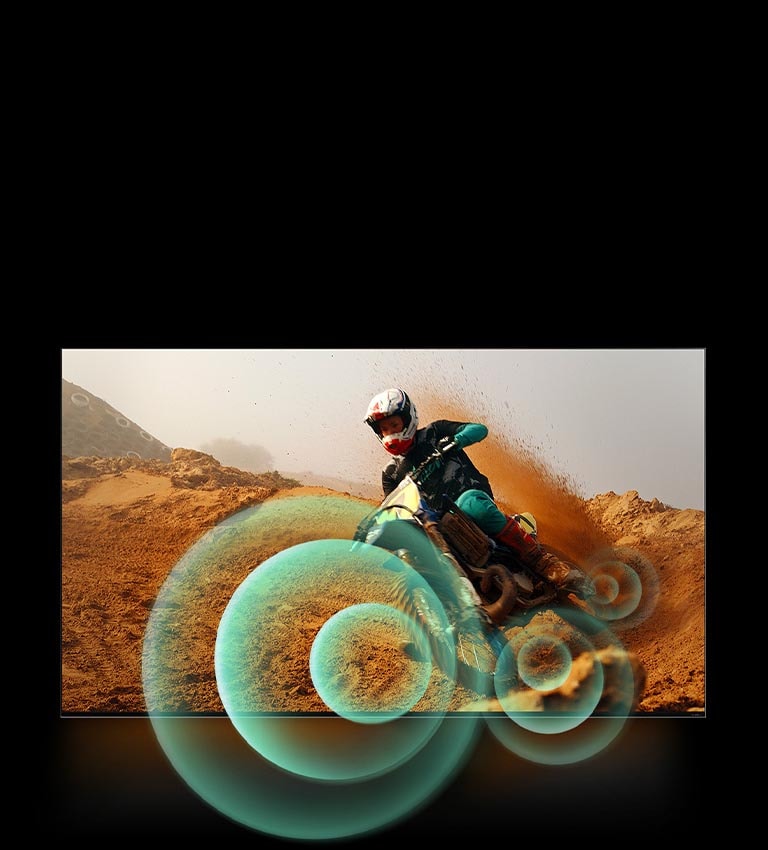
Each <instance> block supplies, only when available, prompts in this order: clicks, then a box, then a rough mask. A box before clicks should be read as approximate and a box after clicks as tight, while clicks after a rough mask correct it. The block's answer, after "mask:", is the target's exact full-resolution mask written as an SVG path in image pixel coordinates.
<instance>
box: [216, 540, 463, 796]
mask: <svg viewBox="0 0 768 850" xmlns="http://www.w3.org/2000/svg"><path fill="white" fill-rule="evenodd" d="M352 581H354V582H356V584H357V586H358V587H359V595H360V597H361V598H368V599H370V600H375V601H372V602H365V603H357V604H354V605H347V606H346V607H341V606H342V605H343V604H344V603H343V602H342V601H341V597H340V598H339V601H338V602H337V603H335V604H334V603H332V602H331V601H330V600H332V599H333V592H334V587H335V586H336V585H337V584H340V583H342V582H343V583H344V584H345V585H346V586H347V587H349V585H350V583H351V582H352ZM415 588H418V589H419V590H420V591H421V592H422V593H427V594H430V596H431V599H432V604H433V606H434V607H435V608H438V607H439V605H440V603H439V600H438V599H437V597H436V596H435V594H434V592H433V591H432V590H431V588H430V587H429V585H428V584H427V583H426V581H425V580H424V579H423V578H422V577H421V576H420V575H419V574H418V573H417V572H416V571H415V570H413V568H412V567H410V566H408V565H407V564H405V563H404V562H403V561H401V560H399V559H398V558H395V557H394V556H393V555H392V554H390V553H389V552H387V551H386V550H384V549H379V548H377V547H375V546H367V545H365V544H363V545H358V546H356V547H354V548H353V547H352V545H351V543H350V541H349V540H315V541H310V542H307V543H302V544H299V545H297V546H293V547H290V548H289V549H286V550H284V551H282V552H279V553H278V554H277V555H274V556H273V557H272V558H270V559H268V560H267V561H265V562H264V563H263V564H261V565H260V566H259V568H258V569H257V570H254V571H253V572H252V573H251V574H250V575H249V576H248V578H247V579H246V580H245V581H244V582H243V583H242V584H241V585H240V587H238V589H237V590H236V592H235V593H234V594H233V596H232V599H231V601H230V603H229V604H228V606H227V608H226V610H225V612H224V615H223V617H222V619H221V622H220V625H219V630H218V635H217V639H216V649H215V667H216V682H217V685H218V690H219V694H220V696H221V699H222V702H223V704H224V707H225V709H226V712H227V714H228V715H229V717H230V719H231V721H232V723H233V724H234V726H235V728H236V729H237V730H238V732H239V733H240V734H241V735H242V736H243V738H244V739H245V740H246V741H247V742H248V743H249V744H250V745H251V746H252V747H253V748H254V750H256V751H257V752H258V753H259V754H260V755H262V756H263V757H264V758H267V759H269V761H271V762H273V763H274V764H275V765H277V766H278V767H281V768H283V769H284V770H288V771H291V772H293V773H296V774H298V775H300V776H307V777H312V778H314V779H323V780H335V781H339V780H341V781H349V780H352V779H360V778H363V777H370V776H375V775H378V774H380V773H381V772H383V771H386V770H391V769H392V768H393V767H395V766H397V765H400V764H402V763H403V762H404V761H406V760H407V759H409V758H411V757H412V756H413V754H414V753H415V752H416V751H417V750H418V749H420V748H421V747H422V746H424V744H425V743H426V742H427V741H428V740H429V738H430V737H431V736H432V735H433V734H434V733H435V731H436V730H437V728H438V726H439V725H440V722H441V720H442V717H443V716H444V714H445V709H446V707H447V705H448V702H449V700H450V697H451V696H452V690H450V689H449V690H440V691H439V692H438V696H439V699H440V700H441V702H439V703H438V707H437V708H436V709H435V708H433V709H432V710H431V711H430V714H429V716H427V717H424V718H421V719H420V722H418V723H408V724H406V723H404V722H401V721H398V720H396V718H397V717H398V716H399V715H400V714H402V713H404V712H406V711H410V710H411V709H413V708H416V707H417V705H418V699H419V698H420V697H421V696H422V694H423V693H424V692H425V690H426V687H427V684H428V682H429V679H430V676H431V673H432V665H431V663H427V661H425V660H418V661H417V660H415V659H412V658H410V657H409V656H408V655H406V654H405V653H404V652H401V651H399V650H398V647H397V643H398V641H399V640H401V639H404V638H409V639H413V640H414V641H417V642H418V644H419V645H420V646H422V647H423V646H424V644H425V643H426V637H425V636H424V635H423V634H420V633H419V630H418V626H417V624H416V623H415V622H413V621H411V620H409V618H407V617H406V615H405V614H401V613H400V612H398V611H396V610H395V609H394V608H393V607H392V605H391V602H393V601H396V600H397V599H398V598H400V597H401V596H402V595H403V594H404V593H408V592H409V591H410V592H412V591H413V589H415ZM299 597H301V604H300V605H299V603H298V602H297V603H296V605H294V606H292V605H290V604H289V601H288V600H294V599H296V600H298V598H299ZM347 598H348V597H347ZM313 601H314V604H313ZM319 606H321V607H319ZM308 610H323V611H325V612H326V613H328V612H332V613H330V616H328V617H327V618H326V619H325V620H324V621H323V622H321V623H318V624H317V625H316V626H315V627H313V630H312V631H313V632H314V633H315V636H314V640H313V644H312V652H313V653H314V660H315V673H314V675H313V673H312V652H310V654H309V657H300V658H296V659H291V661H290V662H288V663H287V666H288V667H289V668H290V671H291V677H290V679H289V680H288V681H286V680H285V677H284V675H283V676H281V677H280V678H277V676H276V674H275V669H276V665H275V663H274V662H275V660H276V659H275V656H276V654H280V653H282V654H283V655H286V654H287V651H288V650H289V649H290V648H291V645H292V642H294V641H296V640H298V637H299V636H300V635H301V634H302V632H306V631H307V627H306V622H307V621H306V616H307V615H306V613H305V612H306V611H308ZM372 611H373V612H374V613H375V617H376V620H374V621H373V622H366V621H365V620H364V619H363V616H364V615H368V614H370V613H371V612H372ZM292 616H293V618H294V619H292ZM382 625H383V628H385V629H388V630H389V632H388V633H382ZM446 626H447V621H446ZM383 639H387V640H388V641H389V646H388V647H386V650H387V652H386V656H384V657H386V658H387V664H386V667H384V669H381V668H382V663H381V657H382V656H381V655H378V656H377V657H378V658H379V668H380V669H379V675H380V676H386V679H385V680H384V682H383V684H382V680H381V679H379V680H376V679H375V678H374V675H375V671H374V670H373V669H370V670H368V671H367V676H366V675H365V673H366V665H365V663H361V659H362V662H364V660H365V656H366V655H367V654H369V653H370V651H371V650H372V649H373V648H374V647H373V646H372V641H376V640H378V641H379V642H381V641H382V640H383ZM379 649H381V647H379ZM277 661H278V663H279V664H280V665H281V666H282V667H285V666H286V662H285V661H284V660H281V659H280V658H278V659H277ZM353 676H354V678H355V681H354V682H353V681H352V678H353ZM317 681H319V682H320V685H321V689H322V690H320V691H319V692H318V693H314V692H315V691H316V690H318V689H317V688H316V687H315V682H317ZM414 681H415V682H416V683H417V685H416V688H415V689H414V684H413V683H414ZM416 691H419V693H417V692H416ZM292 692H295V695H296V697H300V696H301V695H302V694H303V695H304V696H309V697H313V698H314V699H305V701H304V704H305V705H307V706H311V707H312V708H311V713H313V714H317V713H319V714H322V713H330V711H335V712H336V713H337V714H338V715H340V717H342V718H344V720H345V722H344V723H338V724H336V726H335V733H334V735H332V736H329V735H328V734H326V732H327V730H328V728H329V727H328V726H320V725H318V724H317V722H314V723H313V722H307V718H306V715H307V714H308V713H309V712H299V714H301V715H303V716H301V717H299V718H297V717H296V716H295V715H296V712H295V710H293V709H292V704H293V702H294V700H292V699H291V694H292ZM324 698H328V699H326V700H325V701H324ZM329 702H330V703H331V705H329ZM285 715H288V717H287V718H286V716H285ZM291 715H294V716H291ZM361 724H363V725H365V726H367V727H368V728H367V729H361V728H360V726H361ZM373 724H375V727H374V726H373Z"/></svg>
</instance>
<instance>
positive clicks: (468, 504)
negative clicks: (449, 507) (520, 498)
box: [456, 490, 508, 537]
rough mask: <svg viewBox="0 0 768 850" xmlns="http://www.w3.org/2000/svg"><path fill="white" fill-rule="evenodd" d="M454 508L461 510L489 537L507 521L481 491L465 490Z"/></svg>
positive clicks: (491, 500) (504, 515) (498, 530)
mask: <svg viewBox="0 0 768 850" xmlns="http://www.w3.org/2000/svg"><path fill="white" fill-rule="evenodd" d="M456 507H458V508H461V510H462V511H464V513H465V514H467V516H469V517H470V518H471V519H473V520H474V521H475V522H476V523H477V524H478V525H479V526H480V528H481V529H482V530H483V531H484V532H485V533H486V534H489V535H490V536H491V537H493V536H494V535H496V534H498V533H499V532H500V531H501V530H502V529H503V528H504V526H505V525H506V524H507V521H508V517H507V515H506V514H504V513H502V512H501V511H500V510H499V509H498V508H497V507H496V503H495V502H494V501H493V499H492V498H491V497H490V496H489V495H488V494H487V493H484V492H483V491H482V490H465V491H464V492H463V493H462V494H461V495H460V496H459V498H458V499H456Z"/></svg>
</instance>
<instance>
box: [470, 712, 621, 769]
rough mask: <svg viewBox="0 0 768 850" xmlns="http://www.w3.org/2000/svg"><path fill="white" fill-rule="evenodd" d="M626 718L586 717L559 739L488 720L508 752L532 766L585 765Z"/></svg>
mask: <svg viewBox="0 0 768 850" xmlns="http://www.w3.org/2000/svg"><path fill="white" fill-rule="evenodd" d="M625 721H626V718H625V717H618V718H617V717H589V718H587V719H586V720H584V721H583V722H582V723H580V724H579V725H578V726H574V727H573V728H572V729H568V730H566V731H564V732H562V733H561V734H558V735H540V734H538V733H537V732H535V731H533V730H530V729H525V728H523V727H522V726H519V725H518V724H516V723H514V722H513V721H512V720H510V719H509V718H505V717H488V718H486V723H487V724H488V729H489V730H490V731H491V733H492V734H493V736H494V737H495V738H496V740H497V741H499V743H501V744H503V745H504V746H505V747H506V748H507V749H508V750H510V752H512V753H514V754H515V755H517V756H519V757H520V758H524V759H525V760H526V761H530V762H534V763H535V764H548V765H565V764H576V763H577V762H580V761H586V760H587V759H590V758H592V757H593V756H595V755H597V753H599V752H600V751H601V750H604V749H605V748H606V747H607V746H608V745H609V744H611V742H612V741H613V740H614V739H615V738H616V737H617V736H618V734H619V733H620V732H621V730H622V728H623V727H624V723H625Z"/></svg>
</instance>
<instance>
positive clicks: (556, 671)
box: [517, 635, 572, 691]
mask: <svg viewBox="0 0 768 850" xmlns="http://www.w3.org/2000/svg"><path fill="white" fill-rule="evenodd" d="M517 667H518V672H519V673H520V678H521V679H522V680H523V681H524V682H525V683H526V685H529V686H530V687H531V688H535V689H536V690H538V691H550V690H553V689H554V688H559V687H560V685H562V684H563V682H565V681H566V679H567V678H568V676H569V674H570V672H571V667H572V659H571V653H570V652H569V651H568V647H567V646H566V645H565V644H564V643H563V641H561V640H559V639H558V638H556V637H553V636H551V635H535V636H534V637H532V638H531V639H530V640H528V641H526V643H525V644H523V646H522V647H521V649H520V651H519V653H518V656H517Z"/></svg>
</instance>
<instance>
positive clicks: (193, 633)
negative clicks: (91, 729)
mask: <svg viewBox="0 0 768 850" xmlns="http://www.w3.org/2000/svg"><path fill="white" fill-rule="evenodd" d="M319 507H321V510H318V508H319ZM367 510H368V506H366V505H364V504H359V503H355V502H354V501H351V500H349V499H342V498H340V499H338V500H335V499H329V498H328V497H322V499H321V500H320V499H319V498H318V497H296V498H283V499H279V500H275V501H274V502H266V503H262V504H260V505H258V506H255V507H254V508H249V509H246V510H244V511H241V512H240V513H239V514H236V515H235V516H233V517H230V518H228V519H227V520H225V521H224V522H222V523H220V524H219V525H218V526H217V527H216V528H214V529H212V530H211V531H210V532H208V533H207V534H206V535H205V536H204V537H203V538H202V539H201V540H200V541H198V542H197V543H196V544H195V545H194V546H192V547H191V549H189V550H188V551H187V553H186V554H185V555H184V557H183V558H182V559H181V560H180V561H179V562H178V563H177V564H176V566H175V567H174V568H173V570H172V571H171V573H170V574H169V577H168V579H167V580H166V582H165V584H164V585H163V587H162V588H161V590H160V593H159V594H158V596H157V599H156V600H155V604H154V606H153V609H152V612H151V615H150V618H149V623H148V627H147V630H146V633H145V638H144V648H143V658H142V677H143V683H144V691H145V699H146V703H147V706H148V711H149V714H150V718H151V721H152V725H153V728H154V730H155V733H156V735H157V737H158V741H159V742H160V744H161V746H162V747H163V749H164V751H165V752H166V754H167V756H168V758H169V759H170V761H171V763H172V764H173V765H174V768H175V769H176V770H177V771H178V772H179V774H180V776H181V777H182V778H183V779H184V781H185V782H186V783H187V784H188V785H190V787H191V788H193V789H194V790H195V792H196V793H198V794H199V795H200V796H201V797H202V799H204V800H205V801H206V802H207V803H208V804H209V805H212V806H214V807H215V808H216V809H218V810H219V811H220V812H222V813H223V814H224V815H226V816H227V817H231V818H233V819H234V820H236V821H237V822H239V823H242V824H243V825H244V826H247V827H248V828H251V829H254V830H256V831H260V832H263V833H267V834H274V835H278V836H281V837H286V838H296V839H305V840H311V839H314V840H326V839H333V838H341V837H345V836H352V835H359V834H364V833H370V832H373V831H377V830H379V829H382V828H385V827H388V826H390V825H392V824H394V823H395V822H397V821H398V820H400V819H402V818H405V817H408V816H410V815H412V814H413V813H414V812H416V811H417V810H418V809H419V808H421V807H422V806H424V805H425V804H426V803H427V802H428V801H429V800H430V799H432V798H433V797H434V796H435V794H437V793H438V792H439V790H440V789H441V788H443V787H444V786H445V784H446V783H448V782H449V781H450V780H451V779H452V778H453V777H454V775H455V773H456V771H457V770H459V769H460V768H461V766H462V765H463V764H464V762H465V761H466V759H467V758H468V757H469V754H470V753H471V751H472V749H473V745H474V743H475V741H476V740H477V736H478V734H479V728H480V721H479V719H478V718H476V717H453V716H452V717H446V713H445V708H446V706H447V705H448V702H449V701H450V698H451V696H452V693H453V689H454V687H455V682H454V683H452V682H451V681H450V679H446V676H445V673H444V671H439V670H438V669H437V668H436V667H435V666H434V665H433V664H432V663H431V660H430V657H429V647H428V641H426V639H425V636H424V634H423V631H422V630H423V628H424V625H423V623H421V622H417V621H416V620H414V619H413V617H412V616H408V615H407V614H406V613H404V605H403V602H404V600H405V599H407V598H409V597H412V596H413V595H414V594H416V596H417V597H418V598H419V599H420V600H421V601H422V604H423V605H428V607H429V614H430V619H429V622H430V623H431V624H434V623H435V622H437V623H438V624H440V625H442V626H443V627H445V628H446V629H447V627H448V623H447V620H446V619H445V614H444V612H443V611H442V606H441V603H440V600H439V599H438V598H437V596H436V595H435V593H434V591H433V590H432V588H431V586H430V585H429V584H428V583H427V582H426V581H425V580H424V578H422V577H421V576H420V575H419V574H418V573H417V572H416V571H415V570H414V569H413V568H412V567H411V566H409V565H408V564H406V563H405V562H404V561H402V560H400V559H399V558H397V557H395V556H394V555H393V554H392V553H391V552H389V551H387V550H385V549H382V548H379V547H375V546H369V545H366V544H360V543H357V544H352V542H351V539H349V538H346V537H345V538H343V539H342V538H338V539H336V538H333V537H329V536H327V535H329V534H334V533H339V531H341V532H342V533H344V534H349V535H350V538H351V535H352V531H353V530H354V528H355V527H356V525H357V523H359V521H360V519H361V518H362V516H363V515H364V514H365V513H367ZM304 535H307V536H310V537H311V536H312V535H318V536H319V539H309V540H308V539H306V537H305V539H304V540H303V541H302V540H301V538H302V536H304ZM269 551H271V552H272V553H275V554H272V555H271V557H268V558H266V559H264V557H263V556H264V553H265V552H269ZM256 566H258V568H257V569H254V567H256ZM222 587H228V588H229V592H228V594H225V595H224V600H225V604H222V608H221V609H220V617H219V627H218V630H217V631H216V633H215V634H212V635H210V636H209V637H208V638H207V640H209V641H210V646H211V654H212V656H213V657H212V667H213V668H214V671H215V678H214V679H213V681H212V683H213V684H215V687H216V690H217V693H218V695H219V697H220V699H221V703H222V706H226V714H224V715H223V716H218V717H202V716H196V711H199V708H197V707H196V706H195V705H194V703H191V702H190V698H189V683H190V681H191V680H193V679H192V676H193V674H191V673H190V671H189V668H188V667H187V666H186V665H185V664H184V658H185V657H187V655H188V652H189V649H188V647H189V645H190V643H192V642H194V641H197V640H200V639H205V634H206V633H203V635H202V637H201V627H200V625H199V623H200V621H201V620H202V619H204V618H203V617H201V609H202V608H204V607H205V606H206V605H210V604H212V600H217V599H220V598H222V593H221V589H222ZM341 588H343V589H344V590H343V592H342V590H341ZM217 604H221V603H217ZM366 606H374V608H373V613H374V614H376V615H377V616H378V618H379V625H380V628H379V630H378V631H379V634H378V637H377V635H376V629H375V628H374V629H371V628H369V627H368V625H367V623H366V618H361V615H360V612H366V611H367V612H368V613H371V609H369V608H366ZM405 607H407V606H405ZM345 612H348V613H345ZM334 617H337V619H335V620H334ZM374 620H375V618H374ZM331 621H333V622H332V624H331V626H327V624H328V623H329V622H331ZM385 632H386V633H387V634H386V637H387V639H388V640H389V641H390V642H392V641H396V642H397V643H398V645H399V644H400V642H401V641H402V640H406V642H412V643H413V644H414V646H415V648H416V651H415V653H413V655H409V654H406V653H403V652H402V651H400V650H398V651H397V654H394V653H392V654H391V655H390V661H395V660H396V661H397V664H394V663H391V664H387V665H380V666H382V667H393V668H395V667H397V665H398V664H400V665H403V669H402V670H401V671H400V675H399V676H398V675H395V676H394V677H393V678H392V680H391V681H389V682H378V683H376V682H373V683H372V684H373V685H375V687H371V688H366V687H365V682H366V681H367V677H366V676H365V675H361V676H360V677H359V679H358V682H357V687H356V688H354V689H352V692H354V693H356V694H357V700H358V702H357V703H355V705H356V706H357V708H360V707H362V708H363V709H364V711H363V712H362V713H363V714H366V715H369V719H371V718H373V717H374V716H376V717H377V720H378V721H379V722H376V723H365V722H360V720H359V717H358V718H357V719H349V718H347V717H343V716H339V714H338V713H336V712H335V711H334V710H332V709H330V708H329V706H328V705H327V704H326V703H325V702H324V701H323V699H322V698H321V696H320V695H319V694H318V692H317V689H316V687H315V682H317V683H319V684H320V683H321V689H322V690H323V691H324V693H325V696H326V697H327V698H328V699H329V700H330V702H332V703H334V705H335V707H336V708H341V709H342V710H343V709H344V705H345V704H344V703H343V702H339V701H338V700H339V698H340V697H341V696H343V695H344V694H345V693H347V692H346V691H345V689H344V688H343V687H341V686H340V685H341V681H342V680H341V679H334V678H333V676H334V674H333V672H332V664H330V661H329V659H330V658H331V656H333V655H334V653H335V652H336V651H338V650H344V651H345V652H346V654H347V656H348V657H347V659H346V660H347V662H348V663H349V665H350V667H349V669H353V668H355V667H360V664H362V663H363V662H364V661H365V660H366V657H365V653H366V650H371V651H374V650H375V645H374V643H372V641H375V640H380V639H381V638H382V636H383V635H384V633H385ZM308 639H309V645H310V646H311V647H312V649H313V650H314V651H315V653H316V657H315V661H316V665H315V666H316V669H315V670H314V674H313V671H312V670H311V669H310V659H309V657H308V655H309V653H307V656H305V657H301V658H299V657H297V656H296V655H295V652H294V650H295V647H296V646H297V645H302V646H306V645H307V641H308ZM379 651H381V647H379ZM324 660H325V662H327V663H326V664H325V669H324V665H323V661H324ZM363 667H364V664H363ZM408 667H409V668H410V669H408V670H407V669H406V668H408ZM360 669H361V670H362V667H360ZM278 670H279V672H280V675H276V671H278ZM286 670H287V671H289V672H290V676H289V677H288V678H287V679H286ZM318 671H319V672H318ZM363 672H364V671H363ZM394 672H395V673H396V672H397V671H396V670H395V671H394ZM406 672H408V673H409V675H405V673H406ZM426 672H429V673H430V676H429V678H427V676H426ZM414 674H415V675H414ZM440 677H442V678H440ZM425 679H426V685H425ZM414 681H415V682H416V683H417V684H416V685H414ZM436 684H437V685H439V687H435V686H436ZM423 688H425V690H424V695H425V697H427V696H431V699H430V702H429V705H430V710H429V711H427V712H421V711H420V710H419V703H420V692H421V691H422V689H423ZM360 701H362V702H360ZM435 706H437V710H435ZM355 710H357V709H355ZM401 712H404V713H403V716H400V713H401ZM350 713H354V712H350ZM383 715H388V716H387V717H384V716H383Z"/></svg>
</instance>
